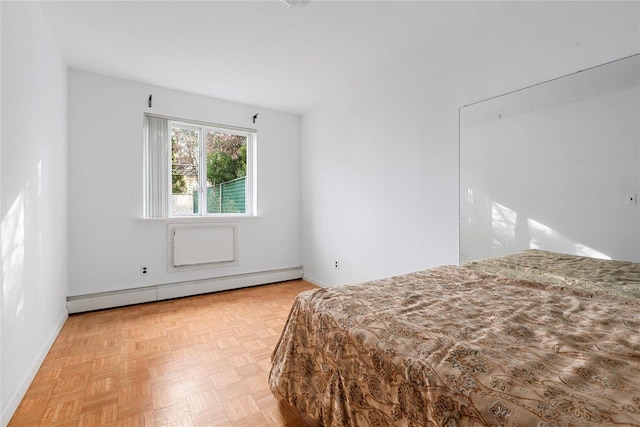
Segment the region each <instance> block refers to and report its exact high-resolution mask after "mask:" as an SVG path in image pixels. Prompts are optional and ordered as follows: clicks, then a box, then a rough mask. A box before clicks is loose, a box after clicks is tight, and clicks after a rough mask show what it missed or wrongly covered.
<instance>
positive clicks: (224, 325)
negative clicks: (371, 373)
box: [9, 280, 318, 427]
mask: <svg viewBox="0 0 640 427" xmlns="http://www.w3.org/2000/svg"><path fill="white" fill-rule="evenodd" d="M313 288H315V287H314V286H313V285H311V284H310V283H308V282H304V281H302V280H298V281H291V282H284V283H278V284H273V285H265V286H258V287H253V288H245V289H239V290H233V291H227V292H220V293H215V294H207V295H200V296H194V297H188V298H181V299H176V300H170V301H162V302H156V303H150V304H142V305H136V306H130V307H123V308H116V309H110V310H102V311H96V312H91V313H85V314H78V315H72V316H70V317H69V319H68V320H67V322H66V323H65V325H64V327H63V328H62V331H61V332H60V335H59V336H58V337H57V339H56V341H55V343H54V345H53V347H52V348H51V350H50V351H49V354H48V355H47V357H46V359H45V361H44V363H43V365H42V367H41V368H40V370H39V371H38V374H37V375H36V377H35V379H34V381H33V383H32V384H31V386H30V388H29V390H28V391H27V393H26V395H25V397H24V399H23V400H22V402H21V403H20V406H19V407H18V409H17V411H16V413H15V414H14V416H13V418H12V419H11V422H10V424H9V427H36V426H119V427H120V426H122V427H134V426H147V427H148V426H185V427H186V426H231V427H238V426H252V427H253V426H318V424H316V423H315V422H314V421H313V420H311V419H310V418H308V417H304V416H301V415H300V414H299V413H298V412H297V411H296V410H295V409H293V408H291V407H289V406H286V405H283V404H280V403H279V402H278V401H277V400H276V399H275V398H274V397H273V396H272V394H271V392H270V391H269V386H268V383H267V379H268V374H269V369H270V367H271V361H270V356H271V352H272V350H273V348H274V347H275V345H276V343H277V341H278V338H279V336H280V333H281V331H282V328H283V327H284V324H285V321H286V319H287V316H288V314H289V310H290V308H291V304H292V303H293V300H294V298H295V296H296V295H297V294H298V293H299V292H301V291H303V290H307V289H313Z"/></svg>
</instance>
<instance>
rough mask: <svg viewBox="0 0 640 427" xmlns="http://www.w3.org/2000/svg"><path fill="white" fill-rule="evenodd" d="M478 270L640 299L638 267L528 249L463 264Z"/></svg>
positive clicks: (631, 264) (629, 263) (639, 272)
mask: <svg viewBox="0 0 640 427" xmlns="http://www.w3.org/2000/svg"><path fill="white" fill-rule="evenodd" d="M466 265H467V266H468V267H471V268H473V269H475V270H478V271H484V272H487V273H497V274H503V275H507V276H509V277H514V278H516V279H525V280H534V281H540V282H544V283H549V284H555V285H559V286H572V287H577V288H579V289H582V290H584V291H585V292H590V293H605V294H613V295H620V296H624V297H633V298H638V299H640V264H636V263H633V262H628V261H610V260H603V259H595V258H589V257H583V256H575V255H567V254H559V253H554V252H547V251H540V250H528V251H523V252H520V253H517V254H513V255H507V256H503V257H499V258H489V259H485V260H480V261H471V262H469V263H467V264H466Z"/></svg>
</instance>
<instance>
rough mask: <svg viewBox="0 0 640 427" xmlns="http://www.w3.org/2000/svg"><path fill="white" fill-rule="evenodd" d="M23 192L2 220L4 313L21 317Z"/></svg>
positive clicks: (23, 245)
mask: <svg viewBox="0 0 640 427" xmlns="http://www.w3.org/2000/svg"><path fill="white" fill-rule="evenodd" d="M24 199H25V196H24V191H23V192H21V193H20V194H19V195H18V197H16V200H15V201H14V202H13V204H12V205H11V208H9V211H8V212H7V215H6V216H5V217H4V218H3V220H2V225H1V233H2V249H1V251H2V286H3V289H2V301H3V305H4V307H3V311H4V312H5V313H11V315H12V316H13V317H15V318H17V317H19V316H20V314H21V312H22V309H23V306H24V298H23V296H22V294H21V293H20V289H21V288H20V284H21V283H22V278H23V275H24V261H25V259H24V252H25V203H24Z"/></svg>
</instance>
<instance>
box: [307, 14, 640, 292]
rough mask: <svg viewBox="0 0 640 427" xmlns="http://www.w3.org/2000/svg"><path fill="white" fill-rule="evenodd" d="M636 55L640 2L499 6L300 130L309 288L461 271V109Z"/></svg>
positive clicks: (317, 113) (313, 116)
mask: <svg viewBox="0 0 640 427" xmlns="http://www.w3.org/2000/svg"><path fill="white" fill-rule="evenodd" d="M639 51H640V4H639V3H637V2H622V3H617V2H603V3H599V2H544V3H535V2H531V3H525V2H510V3H509V2H503V3H502V6H501V13H500V14H496V15H495V21H493V22H487V23H486V27H485V31H484V32H474V33H466V32H465V29H463V28H460V29H458V31H457V32H456V33H454V34H453V35H452V36H451V37H449V38H446V39H443V40H441V41H440V42H438V43H436V44H433V45H431V46H425V48H424V50H422V51H417V52H415V53H414V55H413V56H412V57H410V58H406V60H405V61H404V62H400V63H398V64H396V65H394V66H392V67H390V68H389V69H387V70H384V71H381V72H380V73H379V74H377V75H375V76H373V77H369V78H366V79H363V80H362V81H361V82H359V83H357V84H355V85H354V86H353V87H352V88H350V89H348V90H346V91H344V92H343V93H339V94H336V95H335V96H333V97H331V98H330V99H329V100H327V101H326V102H324V103H323V104H322V105H321V106H319V107H317V108H315V109H314V110H313V111H312V112H311V113H309V114H307V115H305V116H304V117H303V121H302V141H303V146H302V164H303V167H302V221H303V264H304V267H305V278H307V279H308V280H310V281H312V282H315V283H318V284H324V285H337V284H345V283H353V282H359V281H363V280H368V279H372V278H378V277H384V276H390V275H394V274H399V273H403V272H409V271H413V270H418V269H423V268H428V267H432V266H435V265H439V264H457V263H458V182H459V181H458V114H459V108H460V107H461V106H464V105H466V104H470V103H472V102H476V101H479V100H481V99H486V98H489V97H491V96H496V95H499V94H502V93H505V92H509V91H512V90H515V89H519V88H522V87H525V86H528V85H531V84H535V83H539V82H541V81H545V80H548V79H551V78H555V77H559V76H561V75H565V74H569V73H572V72H575V71H577V70H580V69H584V68H588V67H591V66H595V65H598V64H601V63H604V62H607V61H611V60H614V59H618V58H621V57H624V56H628V55H631V54H634V53H638V52H639ZM335 259H340V269H339V270H335V269H334V267H333V261H334V260H335Z"/></svg>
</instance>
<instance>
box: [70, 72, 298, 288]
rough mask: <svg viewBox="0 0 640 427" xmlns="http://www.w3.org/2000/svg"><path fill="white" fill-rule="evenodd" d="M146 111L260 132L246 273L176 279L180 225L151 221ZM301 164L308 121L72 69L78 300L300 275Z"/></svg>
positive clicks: (242, 230)
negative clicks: (173, 241)
mask: <svg viewBox="0 0 640 427" xmlns="http://www.w3.org/2000/svg"><path fill="white" fill-rule="evenodd" d="M150 93H152V94H153V107H152V108H148V105H147V102H148V96H149V94H150ZM144 112H153V113H155V114H163V115H167V116H172V117H179V118H185V119H194V120H200V121H205V122H211V123H220V124H226V125H233V126H241V127H246V128H255V129H257V131H258V137H257V138H258V142H257V162H258V171H257V173H258V190H257V191H258V217H256V218H243V219H238V220H237V222H238V228H237V230H238V258H237V259H238V263H237V265H235V266H229V267H221V268H208V269H202V270H193V271H181V272H171V273H168V272H167V224H168V222H170V221H169V220H143V219H141V217H142V199H143V197H142V123H143V113H144ZM255 113H259V117H258V120H257V123H256V124H255V125H254V124H253V123H252V117H253V115H254V114H255ZM299 159H300V117H299V116H295V115H291V114H285V113H279V112H275V111H269V110H264V109H260V108H255V107H251V106H247V105H240V104H235V103H231V102H226V101H221V100H217V99H212V98H207V97H203V96H196V95H192V94H187V93H184V92H178V91H175V90H170V89H164V88H159V87H153V86H148V85H144V84H141V83H136V82H131V81H125V80H119V79H114V78H108V77H104V76H100V75H96V74H90V73H86V72H81V71H76V70H71V71H70V73H69V295H70V296H78V295H85V294H94V293H99V292H108V291H116V290H122V289H134V288H140V287H145V286H152V285H158V284H166V283H175V282H184V281H191V280H201V279H209V278H216V277H224V276H229V275H236V274H245V273H254V272H262V271H269V270H276V269H285V268H292V267H300V266H301V265H302V262H301V256H300V246H301V243H300V162H299ZM173 222H176V221H173ZM178 222H180V221H178ZM141 265H146V266H147V267H148V268H149V274H148V275H147V276H146V277H142V276H141V275H140V266H141Z"/></svg>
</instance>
